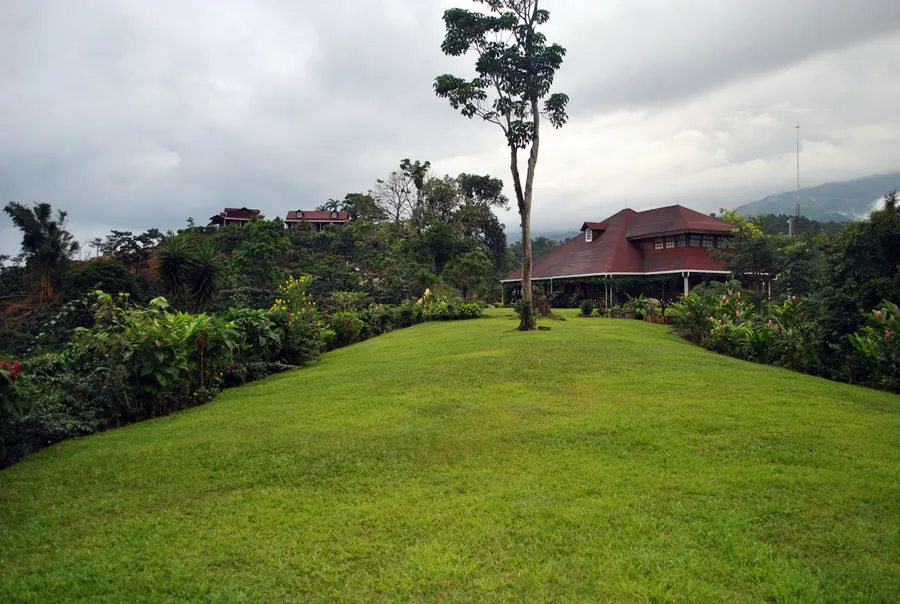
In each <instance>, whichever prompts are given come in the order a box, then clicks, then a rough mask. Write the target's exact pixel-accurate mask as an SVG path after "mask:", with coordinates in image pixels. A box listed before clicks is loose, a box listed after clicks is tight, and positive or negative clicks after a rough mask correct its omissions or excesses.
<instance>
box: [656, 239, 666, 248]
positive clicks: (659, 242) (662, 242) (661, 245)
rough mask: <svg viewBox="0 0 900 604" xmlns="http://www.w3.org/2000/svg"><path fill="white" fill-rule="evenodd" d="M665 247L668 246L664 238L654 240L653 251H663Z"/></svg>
mask: <svg viewBox="0 0 900 604" xmlns="http://www.w3.org/2000/svg"><path fill="white" fill-rule="evenodd" d="M665 245H666V242H665V240H664V239H663V238H662V237H657V238H656V239H654V240H653V249H654V250H661V249H663V248H664V247H665Z"/></svg>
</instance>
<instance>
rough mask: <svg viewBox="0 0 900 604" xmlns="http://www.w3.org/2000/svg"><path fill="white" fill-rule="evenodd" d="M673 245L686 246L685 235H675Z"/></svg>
mask: <svg viewBox="0 0 900 604" xmlns="http://www.w3.org/2000/svg"><path fill="white" fill-rule="evenodd" d="M675 247H687V235H678V236H676V237H675Z"/></svg>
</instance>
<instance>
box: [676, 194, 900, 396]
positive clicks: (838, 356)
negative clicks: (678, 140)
mask: <svg viewBox="0 0 900 604" xmlns="http://www.w3.org/2000/svg"><path fill="white" fill-rule="evenodd" d="M884 202H885V203H884V208H883V209H881V210H877V211H874V212H872V213H871V215H870V216H869V218H868V219H866V220H863V221H860V222H855V223H851V224H848V225H847V226H846V227H845V228H844V229H843V230H841V231H840V232H839V233H838V234H837V235H835V236H833V237H828V236H827V235H825V234H824V233H808V234H807V235H804V236H803V237H800V238H793V239H789V238H786V237H773V236H766V235H764V234H763V233H762V232H761V229H760V228H759V226H758V224H756V223H754V222H748V221H745V220H743V219H742V218H741V217H739V216H737V215H734V214H726V216H728V217H729V218H730V219H731V220H733V221H734V222H735V233H736V240H737V245H736V248H735V251H734V255H733V256H731V257H729V258H728V266H729V267H730V268H731V269H732V270H734V271H735V273H736V274H738V275H744V276H746V277H749V278H750V279H751V282H752V283H755V284H760V283H761V282H763V280H764V279H766V278H768V277H767V276H768V275H778V279H777V280H775V281H774V282H773V283H772V286H773V287H772V289H773V296H772V297H771V298H770V297H769V296H768V295H767V293H768V292H764V291H763V290H762V288H758V289H756V291H744V292H741V291H740V290H741V283H740V282H734V283H731V284H727V285H723V284H717V285H715V284H714V285H711V286H709V287H703V286H701V287H699V288H696V289H695V290H694V291H693V292H691V294H690V295H689V296H687V297H686V298H685V299H684V300H682V301H680V302H679V303H678V304H676V305H675V306H674V307H672V308H671V309H670V310H671V314H672V316H674V317H676V319H677V325H678V329H679V330H680V331H681V333H682V334H684V335H685V336H686V337H687V338H689V339H690V340H692V341H694V342H697V343H699V344H701V345H703V346H705V347H707V348H709V349H711V350H715V351H718V352H723V353H725V354H730V355H732V356H736V357H738V358H742V359H747V360H752V361H756V362H760V363H773V364H777V365H781V366H784V367H789V368H791V369H794V370H797V371H802V372H804V373H810V374H813V375H820V376H824V377H827V378H830V379H835V380H841V381H848V382H852V383H858V384H865V385H867V386H871V387H873V388H881V389H885V390H891V391H893V392H900V343H898V341H897V338H896V337H895V334H897V330H898V329H900V312H898V310H900V309H898V303H900V205H898V197H897V193H896V192H894V193H891V194H889V195H886V196H885V199H884Z"/></svg>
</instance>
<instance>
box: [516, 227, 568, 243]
mask: <svg viewBox="0 0 900 604" xmlns="http://www.w3.org/2000/svg"><path fill="white" fill-rule="evenodd" d="M578 233H579V231H544V232H534V231H532V233H531V238H532V239H537V238H538V237H546V238H547V239H553V240H554V241H566V240H567V239H571V238H572V237H574V236H575V235H577V234H578ZM521 240H522V231H521V230H520V229H518V228H515V229H507V230H506V242H507V243H509V244H510V245H512V244H513V243H517V242H519V241H521Z"/></svg>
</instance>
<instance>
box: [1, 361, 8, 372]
mask: <svg viewBox="0 0 900 604" xmlns="http://www.w3.org/2000/svg"><path fill="white" fill-rule="evenodd" d="M0 369H2V370H3V371H9V361H7V360H6V359H3V360H2V361H0Z"/></svg>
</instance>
